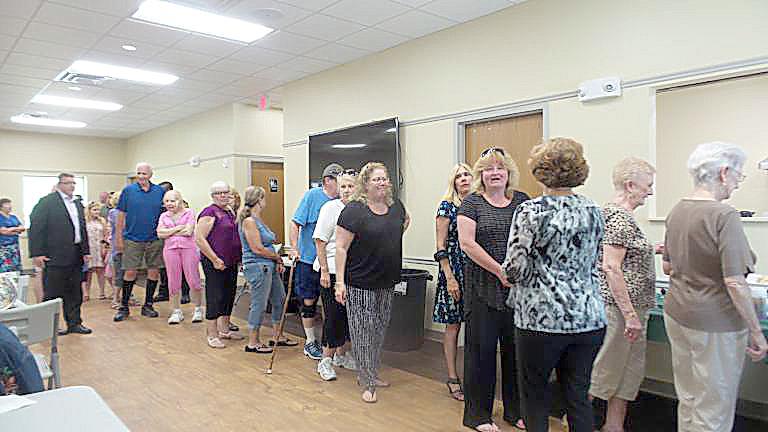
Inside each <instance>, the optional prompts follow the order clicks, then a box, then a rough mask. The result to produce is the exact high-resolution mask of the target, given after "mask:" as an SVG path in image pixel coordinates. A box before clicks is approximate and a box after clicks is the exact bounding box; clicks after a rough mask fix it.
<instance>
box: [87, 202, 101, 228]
mask: <svg viewBox="0 0 768 432" xmlns="http://www.w3.org/2000/svg"><path fill="white" fill-rule="evenodd" d="M101 207H102V205H101V203H100V202H98V201H91V202H89V203H88V207H86V212H85V221H86V222H90V221H94V220H95V221H98V222H101V223H104V218H103V217H101V215H98V216H96V217H92V216H91V210H93V209H99V210H101Z"/></svg>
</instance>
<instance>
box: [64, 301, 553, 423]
mask: <svg viewBox="0 0 768 432" xmlns="http://www.w3.org/2000/svg"><path fill="white" fill-rule="evenodd" d="M156 307H157V310H158V312H160V317H159V318H155V319H148V318H144V317H141V316H140V313H139V312H140V310H139V308H132V310H131V312H132V315H131V317H130V319H129V320H128V321H126V322H122V323H114V322H113V321H112V315H113V313H114V311H113V310H112V309H110V308H109V302H108V301H98V300H91V301H90V302H88V303H86V304H85V305H84V306H83V317H84V323H85V324H86V325H87V326H89V327H91V328H92V329H93V330H94V333H93V334H92V335H88V336H80V335H68V336H64V337H61V338H59V341H60V343H59V346H60V353H61V362H62V365H61V370H62V376H63V381H62V382H63V385H65V386H70V385H87V386H91V387H93V388H95V389H96V391H98V392H99V394H101V395H102V397H103V398H104V399H105V400H106V401H107V403H108V404H109V406H111V407H112V409H113V410H114V411H115V413H117V415H118V416H119V417H120V418H121V419H122V420H123V421H124V422H125V424H126V425H127V426H128V427H129V428H130V429H131V430H134V431H185V432H196V431H205V432H209V431H241V430H242V431H245V430H247V431H304V430H311V431H313V432H321V431H355V430H361V431H362V430H364V431H371V432H375V431H382V432H393V431H398V432H399V431H463V430H468V429H466V428H463V427H462V425H461V414H462V404H461V403H460V402H457V401H454V400H453V399H451V398H450V397H449V396H448V394H447V391H446V388H445V385H444V384H443V383H442V382H441V381H437V380H433V379H429V378H426V377H423V376H419V375H417V374H415V373H412V372H408V371H406V370H403V369H400V368H393V367H390V366H385V367H383V369H382V371H381V377H382V378H383V379H385V380H388V381H390V382H391V383H392V387H391V388H386V389H380V390H379V391H378V397H379V402H378V403H377V404H373V405H368V404H365V403H363V402H362V401H361V400H360V390H359V388H358V387H357V385H356V384H355V375H354V374H353V373H351V372H348V371H346V370H343V369H340V370H337V373H338V375H339V379H338V380H337V381H335V382H330V383H328V382H323V381H321V380H320V378H319V377H318V376H317V373H316V369H315V368H316V365H317V362H315V361H311V360H308V359H307V358H306V357H304V355H303V354H302V352H301V350H300V348H299V347H294V348H285V349H282V350H281V351H280V352H279V354H278V358H277V361H276V363H275V367H274V373H273V374H272V375H266V374H265V373H264V370H265V368H266V365H267V362H268V360H269V356H265V355H260V354H251V353H246V352H244V351H243V346H244V341H240V342H232V343H229V344H228V346H227V348H225V349H221V350H214V349H211V348H209V347H208V346H207V345H206V344H205V340H204V324H203V323H198V324H192V323H191V322H190V319H191V316H192V306H191V305H185V306H184V313H185V316H186V320H185V321H184V322H183V323H182V324H181V325H177V326H169V325H168V324H167V323H166V320H167V317H168V313H169V305H168V303H160V304H157V305H156ZM235 322H237V323H238V324H240V325H241V327H243V328H245V322H243V321H242V320H238V319H235ZM399 361H400V362H402V361H403V360H402V358H401V359H400V360H399ZM496 408H497V410H496V415H495V418H496V419H498V421H499V422H498V424H499V426H500V427H501V429H502V430H505V431H516V430H517V429H515V428H513V427H511V426H509V425H507V424H506V423H504V422H503V421H502V420H501V419H500V417H501V414H500V409H499V408H500V407H499V406H498V404H497V407H496ZM555 423H556V422H555V421H554V420H553V421H552V424H553V427H552V428H551V430H552V431H560V428H559V427H558V426H555Z"/></svg>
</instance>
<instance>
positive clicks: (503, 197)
mask: <svg viewBox="0 0 768 432" xmlns="http://www.w3.org/2000/svg"><path fill="white" fill-rule="evenodd" d="M472 176H473V177H474V181H473V183H472V191H473V192H472V193H471V194H469V195H467V197H466V198H465V199H464V201H462V203H461V207H459V213H458V217H457V225H458V229H459V244H460V245H461V250H463V251H464V253H465V254H466V255H467V257H468V258H469V259H467V260H465V261H464V318H465V319H466V324H465V327H464V383H465V387H464V392H465V393H464V397H465V400H464V420H463V422H464V425H465V426H467V427H470V428H474V429H475V430H478V431H482V432H498V431H499V427H498V426H497V425H496V424H495V423H494V422H493V419H492V418H491V414H492V413H493V402H494V400H495V394H496V391H495V387H496V366H497V364H496V357H497V350H496V347H497V346H499V347H500V351H501V374H502V380H501V383H502V388H501V395H502V399H503V402H504V421H506V422H508V423H510V424H513V425H515V426H517V427H518V428H520V429H522V428H524V427H525V425H524V424H523V422H522V420H521V418H520V397H519V394H520V393H519V391H518V385H517V366H516V361H515V343H514V325H513V321H512V309H511V308H510V307H508V306H507V305H506V304H505V303H504V300H505V299H506V297H507V292H508V291H509V283H508V282H507V278H506V277H505V276H504V272H503V271H502V269H501V262H502V261H503V260H504V254H505V252H506V246H505V243H506V240H507V236H508V235H509V226H510V225H511V224H512V215H513V214H514V212H515V209H516V208H517V206H518V205H520V203H522V202H523V201H525V200H527V199H528V198H529V197H528V195H526V194H525V193H523V192H520V191H516V190H515V189H514V188H515V187H516V186H517V182H518V179H519V178H520V173H519V171H518V170H517V165H516V164H515V162H514V161H513V160H512V158H511V157H509V156H507V155H506V153H505V152H504V150H502V149H499V148H494V147H492V148H489V149H487V150H485V151H483V153H481V154H480V159H478V161H477V162H475V166H474V167H473V168H472Z"/></svg>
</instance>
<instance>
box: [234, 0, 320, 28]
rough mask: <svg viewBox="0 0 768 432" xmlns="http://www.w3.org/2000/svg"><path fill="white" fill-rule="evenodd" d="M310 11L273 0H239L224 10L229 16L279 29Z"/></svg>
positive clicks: (304, 16) (307, 14) (305, 15)
mask: <svg viewBox="0 0 768 432" xmlns="http://www.w3.org/2000/svg"><path fill="white" fill-rule="evenodd" d="M276 10H277V11H278V12H277V13H276ZM310 13H311V12H309V11H307V10H305V9H300V8H297V7H294V6H290V5H288V4H285V3H279V2H277V1H274V0H240V1H239V2H237V3H236V4H235V5H234V6H232V7H230V8H229V9H227V10H226V14H227V15H229V16H234V17H237V18H240V19H244V20H246V21H251V22H256V23H259V24H261V25H264V26H267V27H269V28H273V29H281V28H283V27H285V26H287V25H290V24H293V23H294V22H296V21H299V20H300V19H303V18H306V17H307V16H309V14H310Z"/></svg>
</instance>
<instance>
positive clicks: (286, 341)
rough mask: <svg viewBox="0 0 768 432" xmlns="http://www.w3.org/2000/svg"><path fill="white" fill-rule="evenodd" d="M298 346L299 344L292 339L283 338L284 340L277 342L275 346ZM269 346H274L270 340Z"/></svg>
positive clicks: (273, 342)
mask: <svg viewBox="0 0 768 432" xmlns="http://www.w3.org/2000/svg"><path fill="white" fill-rule="evenodd" d="M298 344H299V343H298V342H296V341H295V340H293V339H288V338H285V339H283V340H281V341H278V342H277V346H287V347H292V346H296V345H298ZM269 346H275V341H273V340H270V341H269Z"/></svg>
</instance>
